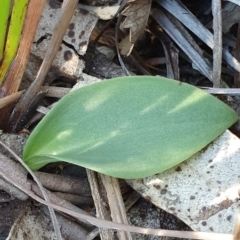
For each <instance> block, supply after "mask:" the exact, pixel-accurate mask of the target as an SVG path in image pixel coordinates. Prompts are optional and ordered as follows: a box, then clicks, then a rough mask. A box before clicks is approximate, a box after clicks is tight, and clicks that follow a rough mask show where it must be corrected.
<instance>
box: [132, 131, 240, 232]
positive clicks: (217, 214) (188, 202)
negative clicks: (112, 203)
mask: <svg viewBox="0 0 240 240" xmlns="http://www.w3.org/2000/svg"><path fill="white" fill-rule="evenodd" d="M239 170H240V140H239V138H237V137H236V136H235V135H233V134H232V133H231V132H230V131H226V132H225V133H223V134H222V135H221V136H220V137H219V138H218V139H216V140H215V141H214V142H213V143H211V144H210V145H208V147H207V148H205V149H203V150H202V151H201V152H199V153H197V154H195V155H194V156H193V157H191V158H190V159H188V160H187V161H185V162H183V163H181V164H179V165H178V166H176V167H174V168H172V169H170V170H167V171H165V172H163V173H160V174H157V175H154V176H151V177H147V178H145V179H138V180H128V183H129V184H130V185H131V186H132V187H133V188H134V189H135V190H137V191H138V192H140V193H141V194H142V195H143V196H144V197H145V198H146V199H148V200H149V201H151V202H152V203H153V204H155V205H156V206H158V207H160V208H162V209H164V210H166V211H168V212H169V213H171V214H174V215H176V216H177V217H178V218H180V219H181V220H182V221H184V222H185V223H186V224H188V225H189V226H190V227H191V228H192V229H193V230H195V231H204V232H219V233H232V232H233V229H234V226H235V224H236V222H237V217H238V213H239V210H240V203H239V194H240V171H239Z"/></svg>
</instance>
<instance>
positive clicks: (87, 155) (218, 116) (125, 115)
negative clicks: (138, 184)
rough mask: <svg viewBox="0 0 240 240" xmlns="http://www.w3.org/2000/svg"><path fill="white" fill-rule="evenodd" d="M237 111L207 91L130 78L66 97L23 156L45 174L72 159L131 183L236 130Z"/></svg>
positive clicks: (39, 128) (157, 79) (165, 81)
mask: <svg viewBox="0 0 240 240" xmlns="http://www.w3.org/2000/svg"><path fill="white" fill-rule="evenodd" d="M237 119H238V116H237V114H236V112H235V111H234V110H232V109H231V108H230V107H228V106H227V105H226V104H224V103H223V102H221V101H220V100H218V99H217V98H215V97H213V96H211V95H210V94H207V93H205V92H204V91H202V90H200V89H198V88H196V87H194V86H191V85H188V84H185V83H180V82H178V81H174V80H171V79H166V78H162V77H150V76H139V77H136V76H134V77H122V78H115V79H112V80H106V81H103V82H100V83H95V84H92V85H90V86H86V87H83V88H80V89H77V90H75V91H73V92H71V93H69V94H67V95H66V96H65V97H63V98H62V99H61V100H60V101H59V102H58V103H57V104H56V105H55V106H54V107H53V109H52V110H51V111H50V112H49V113H48V114H47V115H46V116H45V117H44V118H43V120H42V121H41V122H40V123H39V124H38V125H37V127H36V128H35V129H34V131H33V132H32V133H31V135H30V137H29V139H28V141H27V143H26V146H25V149H24V153H23V159H24V161H25V162H26V163H27V165H28V166H29V167H30V168H31V169H33V170H37V169H39V168H41V167H42V166H44V165H45V164H47V163H51V162H56V161H65V162H68V163H73V164H76V165H79V166H83V167H85V168H89V169H92V170H95V171H97V172H100V173H103V174H106V175H110V176H114V177H119V178H125V179H131V178H143V177H146V176H150V175H154V174H156V173H159V172H162V171H164V170H166V169H169V168H171V167H173V166H175V165H177V164H179V163H180V162H182V161H184V160H186V159H188V158H189V157H190V156H192V155H193V154H195V153H196V152H198V151H199V150H201V149H202V148H203V147H205V146H206V145H207V144H209V143H210V142H211V141H212V140H214V139H215V138H216V137H218V136H219V135H220V134H222V133H223V132H224V131H225V130H226V129H227V128H228V127H230V126H231V125H232V124H233V123H234V122H235V121H236V120H237Z"/></svg>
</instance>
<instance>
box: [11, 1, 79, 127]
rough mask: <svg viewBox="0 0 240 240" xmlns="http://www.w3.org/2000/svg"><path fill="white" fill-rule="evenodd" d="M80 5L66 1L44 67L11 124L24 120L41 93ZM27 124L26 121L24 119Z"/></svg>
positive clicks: (21, 101)
mask: <svg viewBox="0 0 240 240" xmlns="http://www.w3.org/2000/svg"><path fill="white" fill-rule="evenodd" d="M77 4H78V0H65V1H64V2H63V5H62V13H61V17H60V19H59V22H58V24H57V25H56V26H55V28H54V31H53V35H52V37H51V40H50V44H49V46H48V49H47V52H46V54H45V56H44V59H43V62H42V65H41V67H40V69H39V71H38V73H37V76H36V79H35V80H34V82H33V83H32V84H31V86H30V87H29V88H28V90H27V91H26V93H25V94H24V96H23V97H22V98H21V99H20V101H19V102H18V104H17V106H16V107H15V109H14V111H13V114H12V115H11V118H10V123H12V124H14V123H15V122H16V123H17V124H18V123H19V122H20V120H21V119H22V120H23V115H24V112H25V111H26V110H27V108H28V106H29V104H30V102H31V101H32V100H33V99H34V97H35V96H36V94H37V93H38V92H39V91H40V88H41V86H42V84H43V82H44V80H45V77H46V75H47V73H48V71H49V69H50V67H51V65H52V62H53V60H54V58H55V56H56V54H57V53H58V50H59V47H60V45H61V43H62V39H63V37H64V34H65V32H66V30H67V28H68V26H69V23H70V21H71V19H72V16H73V14H74V11H75V9H76V6H77ZM24 119H25V120H23V121H24V122H26V120H28V119H26V118H25V117H24ZM17 124H16V125H15V126H13V130H14V131H17V130H18V125H17Z"/></svg>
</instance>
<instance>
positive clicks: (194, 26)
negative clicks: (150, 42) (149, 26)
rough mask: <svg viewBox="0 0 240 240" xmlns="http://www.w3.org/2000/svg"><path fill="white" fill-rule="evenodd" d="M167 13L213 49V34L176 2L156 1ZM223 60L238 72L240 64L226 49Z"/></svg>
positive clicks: (170, 0) (172, 0)
mask: <svg viewBox="0 0 240 240" xmlns="http://www.w3.org/2000/svg"><path fill="white" fill-rule="evenodd" d="M156 1H157V3H158V4H160V5H161V6H162V7H164V8H165V9H166V10H167V11H168V12H170V13H171V14H173V15H174V17H176V18H177V19H178V20H179V21H180V22H181V23H182V24H184V26H185V27H187V28H188V29H189V30H190V31H192V32H193V33H194V34H195V35H196V36H198V37H199V38H200V39H201V40H202V41H203V42H204V43H205V44H207V46H209V47H210V48H211V49H213V47H214V41H213V34H212V33H211V32H210V31H209V30H208V29H207V28H205V27H204V26H203V24H202V23H201V22H200V21H199V20H198V19H197V18H196V17H195V16H194V15H193V14H192V13H191V12H190V11H189V10H188V9H187V8H186V7H185V6H184V5H183V4H182V3H181V2H180V1H178V0H176V1H175V0H156ZM223 59H224V60H225V61H226V62H227V63H228V64H229V65H230V66H231V67H233V68H234V69H235V70H237V71H239V72H240V63H239V62H238V61H237V60H236V58H234V57H233V56H232V55H231V53H230V52H229V51H228V49H225V48H224V49H223Z"/></svg>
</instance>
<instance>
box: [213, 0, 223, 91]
mask: <svg viewBox="0 0 240 240" xmlns="http://www.w3.org/2000/svg"><path fill="white" fill-rule="evenodd" d="M212 15H213V32H214V35H213V40H214V47H213V86H214V87H220V80H221V68H222V8H221V0H213V1H212Z"/></svg>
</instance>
